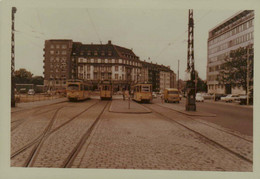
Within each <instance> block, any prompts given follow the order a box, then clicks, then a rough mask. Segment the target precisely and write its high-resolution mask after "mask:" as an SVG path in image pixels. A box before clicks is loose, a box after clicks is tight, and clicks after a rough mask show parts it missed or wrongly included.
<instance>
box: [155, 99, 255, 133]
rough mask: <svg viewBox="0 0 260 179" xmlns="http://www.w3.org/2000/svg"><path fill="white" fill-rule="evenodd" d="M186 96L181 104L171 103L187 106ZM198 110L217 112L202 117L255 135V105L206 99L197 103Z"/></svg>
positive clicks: (156, 101) (157, 101) (158, 101)
mask: <svg viewBox="0 0 260 179" xmlns="http://www.w3.org/2000/svg"><path fill="white" fill-rule="evenodd" d="M153 102H154V103H160V102H161V101H160V100H158V99H157V100H154V101H153ZM185 104H186V98H183V99H182V100H181V102H180V104H175V103H173V104H172V103H171V105H175V106H182V107H183V108H185ZM196 106H197V110H198V111H201V112H208V113H212V114H217V115H216V117H200V118H201V119H203V120H207V121H209V122H212V123H215V124H217V125H220V126H223V127H225V128H229V129H231V130H234V131H238V132H240V133H242V134H245V135H249V136H252V135H253V107H252V106H246V105H239V104H238V103H225V102H221V101H216V102H215V101H213V100H205V101H204V102H197V103H196Z"/></svg>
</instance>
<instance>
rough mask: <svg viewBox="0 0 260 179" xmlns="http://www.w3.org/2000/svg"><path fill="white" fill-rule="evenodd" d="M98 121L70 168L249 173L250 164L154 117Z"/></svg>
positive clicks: (129, 116) (110, 116)
mask: <svg viewBox="0 0 260 179" xmlns="http://www.w3.org/2000/svg"><path fill="white" fill-rule="evenodd" d="M172 116H173V117H174V115H172ZM178 117H179V116H178ZM102 118H103V119H102V121H101V122H100V124H99V125H98V127H97V128H96V130H95V131H94V134H93V135H92V136H91V137H90V138H89V139H88V141H87V142H86V144H85V145H84V146H83V148H82V150H81V152H80V153H79V155H78V156H77V158H76V159H75V161H74V163H73V166H72V167H75V168H76V167H80V168H120V169H174V170H204V171H252V164H251V163H249V162H247V161H245V160H243V159H241V158H239V157H237V156H235V155H233V154H230V153H229V152H228V151H226V150H224V149H223V148H220V147H218V146H216V145H215V144H214V143H211V142H209V141H207V140H205V139H204V138H203V137H201V136H199V135H197V134H196V133H194V132H191V131H189V130H187V129H186V128H184V127H182V126H180V125H178V124H176V123H173V122H171V121H169V120H165V119H162V118H160V117H158V116H157V115H155V114H142V115H140V114H139V115H137V114H122V115H118V114H111V113H109V112H106V113H105V114H104V115H103V116H102ZM176 118H177V117H176ZM181 119H184V118H183V116H182V118H180V119H179V118H178V120H181ZM221 137H224V138H226V137H227V138H228V137H230V136H225V135H224V134H222V135H221V136H220V138H221Z"/></svg>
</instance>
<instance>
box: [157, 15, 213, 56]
mask: <svg viewBox="0 0 260 179" xmlns="http://www.w3.org/2000/svg"><path fill="white" fill-rule="evenodd" d="M211 11H212V10H209V11H207V12H206V13H205V14H204V15H203V16H201V17H200V18H199V19H198V20H197V23H196V24H198V23H199V22H201V20H202V19H203V18H204V17H206V16H207V15H208V14H209V13H211ZM187 32H188V30H185V32H183V33H182V34H180V35H179V36H178V37H177V38H175V39H174V40H173V41H171V42H169V43H168V44H167V45H166V46H165V47H164V48H163V49H162V50H161V51H160V52H159V54H158V55H157V56H156V57H155V58H158V57H159V56H161V55H162V54H163V52H164V51H165V50H167V49H168V48H169V47H170V46H172V45H174V44H175V42H176V41H178V40H179V38H181V37H183V35H184V34H186V33H187ZM184 41H185V40H184ZM184 41H183V42H184ZM185 42H187V40H186V41H185Z"/></svg>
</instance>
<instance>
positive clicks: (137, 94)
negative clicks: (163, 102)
mask: <svg viewBox="0 0 260 179" xmlns="http://www.w3.org/2000/svg"><path fill="white" fill-rule="evenodd" d="M132 89H133V91H134V97H133V100H134V101H137V102H151V101H152V99H153V97H152V84H149V83H139V84H136V85H134V86H133V87H132Z"/></svg>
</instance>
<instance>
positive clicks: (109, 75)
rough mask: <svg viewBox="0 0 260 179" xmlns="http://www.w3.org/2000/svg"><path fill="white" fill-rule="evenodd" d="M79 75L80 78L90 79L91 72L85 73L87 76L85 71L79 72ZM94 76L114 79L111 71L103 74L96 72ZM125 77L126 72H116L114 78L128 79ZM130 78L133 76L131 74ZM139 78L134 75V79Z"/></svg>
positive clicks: (95, 78) (95, 77) (97, 78)
mask: <svg viewBox="0 0 260 179" xmlns="http://www.w3.org/2000/svg"><path fill="white" fill-rule="evenodd" d="M78 77H79V78H80V79H87V80H90V74H89V73H87V74H85V76H84V74H83V73H79V74H78ZM93 77H94V80H100V79H102V80H111V79H112V74H111V73H101V74H99V73H94V75H93ZM125 78H126V75H124V74H122V75H119V74H114V79H115V80H126V79H125ZM129 78H131V76H129ZM137 78H138V75H134V76H133V80H137Z"/></svg>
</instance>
